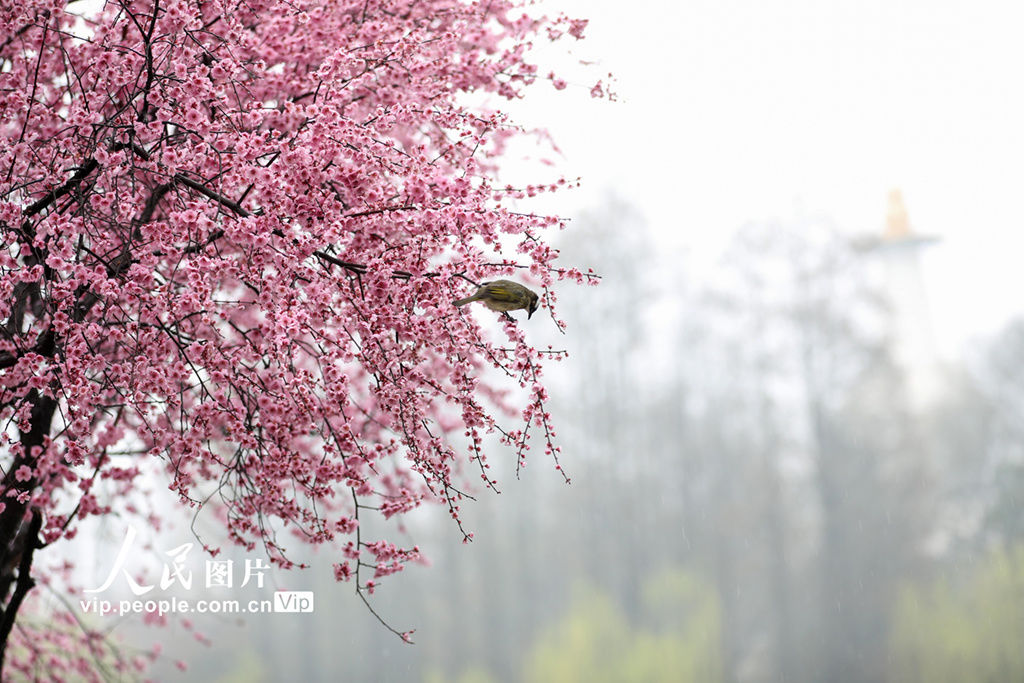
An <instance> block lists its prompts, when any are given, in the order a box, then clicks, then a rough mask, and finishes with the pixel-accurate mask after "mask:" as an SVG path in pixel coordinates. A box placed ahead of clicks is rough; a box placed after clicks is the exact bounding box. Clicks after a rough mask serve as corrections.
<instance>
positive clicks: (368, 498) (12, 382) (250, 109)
mask: <svg viewBox="0 0 1024 683" xmlns="http://www.w3.org/2000/svg"><path fill="white" fill-rule="evenodd" d="M583 27H584V22H581V21H575V20H569V19H567V18H564V17H558V18H555V19H551V20H544V19H538V18H534V17H531V16H528V15H526V14H524V13H523V12H522V10H521V9H520V8H517V7H516V6H515V4H514V3H513V2H510V0H474V1H468V0H289V1H285V0H107V1H106V2H105V3H104V4H102V5H100V4H98V3H92V4H90V3H89V2H76V0H19V2H17V3H4V4H3V7H2V8H0V235H2V237H0V240H2V248H0V424H2V429H0V467H2V472H0V476H2V484H0V487H2V491H0V601H2V603H0V609H2V612H0V663H2V657H3V654H4V652H5V650H6V652H7V654H8V662H7V663H8V665H9V667H17V668H21V669H23V670H25V671H28V670H29V669H28V667H30V666H32V664H31V662H32V661H36V662H38V661H39V658H40V657H49V658H55V657H56V655H55V654H54V652H55V649H56V648H50V649H49V650H47V649H46V647H45V643H46V642H47V639H48V638H49V639H50V640H51V641H54V640H56V639H58V637H59V638H64V639H67V638H69V636H67V634H66V633H64V632H62V631H60V629H54V628H51V629H50V631H49V632H48V631H47V627H45V626H43V627H39V626H34V625H32V624H30V623H23V622H24V620H19V624H18V628H17V629H14V628H13V627H14V624H15V620H16V617H17V616H18V612H19V609H20V608H21V606H22V603H23V601H24V599H25V597H26V595H28V593H29V591H30V590H31V588H32V587H33V585H34V581H35V578H36V577H35V576H34V575H33V560H34V557H36V555H37V553H39V552H40V549H44V548H47V547H48V546H50V545H51V544H54V543H56V542H58V541H60V540H61V539H62V538H67V537H71V536H73V535H74V534H75V532H76V530H77V528H78V526H79V524H80V523H81V521H82V520H83V519H85V518H87V517H89V516H94V515H106V514H111V513H116V514H120V515H128V514H130V513H132V512H133V511H136V510H139V509H141V508H138V507H137V505H136V504H135V503H133V502H132V501H133V492H134V491H135V489H136V487H137V484H138V478H139V476H140V472H141V471H142V467H141V465H140V463H142V462H144V461H147V459H148V460H149V461H151V460H152V459H159V460H160V461H161V462H162V463H163V467H164V469H163V471H165V472H166V476H167V477H168V481H169V485H170V487H171V488H172V489H173V490H174V491H175V492H176V493H177V494H178V496H179V497H180V500H181V501H182V502H183V503H184V504H186V505H189V506H196V507H201V506H203V505H213V504H214V503H212V502H211V501H216V505H217V506H218V507H217V509H218V514H220V515H221V518H222V519H223V520H224V522H225V524H226V530H227V535H228V536H229V538H230V539H231V540H233V541H234V542H236V543H239V544H241V545H243V546H245V547H247V548H253V547H262V548H265V549H266V551H267V553H268V554H269V557H270V558H271V560H272V561H273V562H275V563H276V564H277V565H279V566H282V567H290V566H291V565H292V561H291V560H290V559H289V558H288V555H287V553H286V550H285V546H284V545H283V541H282V537H281V534H283V533H293V534H294V535H295V536H297V537H299V538H301V539H303V540H304V541H306V542H308V543H311V544H324V543H333V544H334V545H335V547H337V548H338V553H337V559H338V561H337V564H336V565H335V574H336V576H337V577H338V579H339V580H353V581H354V583H355V585H356V588H357V591H359V592H360V595H362V593H363V591H365V590H372V589H373V587H374V579H376V578H378V577H379V576H382V575H387V574H390V573H393V572H394V571H397V570H398V569H400V568H401V566H402V564H403V563H405V562H406V561H408V560H410V559H413V558H415V557H416V555H417V553H418V550H417V549H416V548H401V547H399V546H397V545H395V544H394V543H393V542H392V541H390V540H387V539H383V538H366V537H365V534H364V533H363V532H362V531H361V526H360V516H361V515H364V516H365V515H368V514H379V515H382V516H383V517H385V518H391V517H395V516H399V517H400V516H401V515H403V514H405V513H407V512H409V511H410V510H412V509H413V508H416V507H417V506H419V505H420V504H422V503H424V502H440V503H442V504H443V505H446V506H447V508H448V510H449V511H450V513H451V515H452V516H453V517H455V518H456V520H458V516H459V504H460V501H461V500H462V498H463V496H464V493H463V490H464V489H463V488H460V486H462V487H464V485H465V484H464V479H463V477H461V476H460V472H461V471H462V465H463V464H464V465H467V466H469V467H472V468H473V469H474V470H476V472H477V473H478V475H479V477H480V478H481V479H482V481H483V484H484V485H485V486H493V485H494V483H495V482H494V480H493V477H492V476H491V475H490V473H489V467H488V461H487V455H486V454H485V453H484V450H483V448H482V443H483V439H484V437H485V435H486V434H488V433H492V432H493V433H496V434H498V436H499V437H500V439H501V440H502V441H503V442H504V443H505V444H506V445H507V446H508V447H509V448H510V449H511V451H512V452H513V453H514V454H515V456H516V457H518V458H520V459H521V458H523V457H524V454H525V452H526V451H527V450H528V440H529V439H530V436H531V430H532V433H534V434H537V435H538V436H539V438H540V439H541V440H542V442H543V446H544V449H545V450H546V451H547V452H549V453H550V454H551V455H552V456H553V457H555V458H556V466H557V447H555V446H554V445H553V444H552V442H551V436H552V431H551V426H550V423H549V415H548V413H547V412H546V410H545V405H544V402H545V398H546V394H545V390H544V387H543V385H542V382H541V362H540V361H541V359H543V358H546V357H551V355H552V354H551V353H550V352H544V351H538V350H537V349H535V348H533V347H532V346H531V345H530V344H529V343H528V342H527V340H526V338H525V336H524V334H523V331H522V330H521V329H520V328H519V327H518V326H517V324H516V323H514V322H512V321H511V320H509V321H505V322H504V335H505V336H506V337H507V339H506V340H504V341H502V342H500V343H499V342H498V341H495V340H492V339H490V338H489V337H488V336H487V334H486V333H485V331H484V330H482V329H481V328H480V326H479V325H478V324H477V323H476V322H475V321H474V319H473V318H472V317H471V316H469V315H468V314H467V313H466V312H465V311H460V310H459V309H456V308H454V307H453V306H452V305H451V301H452V300H453V299H455V298H458V297H459V296H462V295H464V294H465V292H466V291H467V289H468V288H469V287H470V283H473V282H476V281H479V280H482V279H486V278H487V277H488V276H502V275H505V276H508V275H516V274H519V275H524V274H527V273H528V274H529V277H530V278H532V280H533V281H534V282H535V283H537V284H538V285H539V286H540V287H541V288H542V289H543V291H544V303H545V306H546V307H547V308H549V309H550V308H551V304H552V303H553V301H552V297H551V296H550V292H549V290H548V286H549V285H550V284H551V283H552V282H553V281H554V280H556V279H566V278H567V279H571V280H576V281H583V280H585V279H587V277H588V276H587V275H585V274H582V273H580V272H579V271H578V270H575V269H563V268H558V267H556V265H555V263H554V261H555V258H556V256H557V253H556V251H555V250H554V249H552V248H551V247H550V246H549V245H548V244H546V243H545V241H544V239H543V233H544V232H545V230H546V229H549V228H551V227H559V226H560V224H561V221H560V220H559V219H558V218H557V217H552V216H540V215H532V214H525V213H517V212H515V211H513V210H512V208H513V207H512V206H511V204H510V202H511V200H513V199H514V198H515V197H521V196H525V195H527V194H529V195H532V194H534V193H536V192H541V191H550V190H554V189H557V187H558V186H559V185H560V184H564V182H565V181H564V180H558V181H555V182H554V183H548V184H544V185H536V186H531V187H526V188H522V189H513V188H510V187H503V186H501V184H500V182H499V181H498V179H497V170H498V168H499V164H500V160H501V154H502V151H503V148H504V145H505V143H506V142H507V140H508V138H509V137H510V136H512V135H515V134H516V129H515V128H514V127H513V126H511V125H510V124H509V122H508V121H507V119H506V118H505V117H504V116H503V115H502V114H501V113H500V112H497V111H492V110H488V109H486V108H484V107H483V106H482V105H481V106H471V105H470V104H468V103H469V102H471V101H472V102H483V101H485V99H484V97H483V96H482V94H487V93H490V97H491V98H495V97H497V98H509V99H513V98H518V97H520V96H521V95H522V92H523V88H524V87H525V86H527V85H529V84H530V83H531V82H533V81H535V80H537V78H538V75H537V74H538V69H537V66H536V65H535V64H533V63H531V62H530V61H529V54H530V50H529V48H530V46H531V41H533V40H537V39H548V40H557V39H559V38H562V37H564V36H573V37H575V38H580V37H581V33H582V30H583ZM548 78H550V79H551V80H552V81H553V83H554V85H556V87H559V88H562V87H564V82H563V81H561V80H560V79H557V78H556V77H555V76H554V74H551V75H550V76H549V77H548ZM597 91H600V87H598V88H597ZM555 320H556V323H557V322H558V321H557V319H555ZM488 367H493V368H497V369H498V370H499V371H500V373H499V375H500V374H501V373H504V375H503V376H506V377H507V379H508V382H509V383H510V384H511V385H520V386H522V387H525V389H526V392H525V393H524V394H523V395H525V396H526V397H527V398H526V400H525V401H518V400H513V399H511V398H510V397H509V395H508V394H506V393H504V391H505V387H502V386H501V384H500V382H497V383H487V382H485V381H483V380H482V379H481V376H482V375H483V374H484V371H485V370H486V368H488ZM523 404H524V405H523ZM506 421H508V422H506ZM475 476H476V475H474V477H475ZM139 514H142V513H141V512H140V513H139ZM208 550H210V551H212V552H215V551H216V549H215V548H208ZM37 564H38V563H37ZM43 579H44V580H45V576H44V577H43ZM58 632H59V636H58V635H54V633H58ZM84 640H85V641H88V643H92V642H93V640H94V639H90V638H84ZM62 642H63V641H62ZM14 644H17V647H14ZM66 644H67V643H66V642H65V643H64V645H66ZM64 645H61V647H60V649H62V650H67V649H72V648H70V647H68V648H65V647H64ZM86 647H92V645H87V646H86ZM83 661H84V660H83ZM48 666H54V667H56V666H60V663H59V662H58V661H56V659H54V661H53V662H51V663H50V664H48ZM64 666H69V665H67V664H64ZM82 666H83V668H87V666H85V665H82ZM53 670H54V671H55V670H56V669H53Z"/></svg>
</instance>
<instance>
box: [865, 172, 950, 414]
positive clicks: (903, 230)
mask: <svg viewBox="0 0 1024 683" xmlns="http://www.w3.org/2000/svg"><path fill="white" fill-rule="evenodd" d="M936 242H938V238H937V237H932V236H928V235H920V234H917V233H915V232H914V231H913V229H912V228H911V225H910V220H909V219H908V218H907V209H906V207H905V206H904V204H903V194H902V193H901V192H900V191H899V190H891V191H890V192H889V201H888V209H887V211H886V217H885V229H884V231H883V232H882V236H881V237H874V236H872V237H868V238H866V239H862V240H860V241H859V243H858V246H860V247H861V248H862V249H863V250H864V251H865V252H867V253H868V254H870V255H871V256H872V257H874V258H875V259H877V260H878V261H879V262H880V263H881V265H882V277H883V287H884V290H885V295H886V297H887V299H888V304H889V312H890V318H889V326H890V327H889V334H890V339H891V343H892V344H893V352H894V357H895V360H896V363H897V365H898V366H899V368H900V369H901V370H902V371H903V373H904V377H905V378H906V383H907V394H908V398H909V399H910V401H911V404H912V407H914V408H916V409H922V408H924V407H926V406H927V405H928V404H929V403H930V402H931V401H932V399H934V398H935V396H936V393H937V391H938V374H937V358H936V354H935V343H934V338H933V336H932V326H931V315H930V314H929V309H928V297H927V295H926V291H925V286H924V278H923V277H922V274H921V263H920V255H921V252H923V251H924V250H925V248H926V247H928V246H930V245H932V244H935V243H936Z"/></svg>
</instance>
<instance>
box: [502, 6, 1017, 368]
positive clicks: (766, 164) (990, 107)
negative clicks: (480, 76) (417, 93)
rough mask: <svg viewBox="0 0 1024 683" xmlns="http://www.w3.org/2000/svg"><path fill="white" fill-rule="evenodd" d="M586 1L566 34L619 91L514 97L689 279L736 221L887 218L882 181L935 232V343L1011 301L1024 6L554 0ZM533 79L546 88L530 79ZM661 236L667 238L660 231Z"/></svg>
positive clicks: (979, 326) (963, 335) (929, 265)
mask: <svg viewBox="0 0 1024 683" xmlns="http://www.w3.org/2000/svg"><path fill="white" fill-rule="evenodd" d="M545 7H547V8H551V9H549V10H548V11H552V12H554V11H557V10H563V11H565V12H566V13H568V14H570V15H575V16H582V17H588V18H590V19H591V23H590V26H589V27H588V30H587V40H585V41H582V42H580V43H578V44H577V45H574V46H573V52H574V55H575V56H577V57H578V58H580V59H587V60H596V61H598V62H599V64H598V66H596V67H592V68H593V69H595V70H594V71H593V72H592V73H593V74H594V75H595V76H601V75H604V74H607V73H608V72H609V71H610V72H613V73H614V74H615V77H616V84H615V89H616V90H617V91H618V93H619V95H620V98H621V101H620V102H618V103H611V104H609V103H606V102H602V101H594V100H591V99H590V98H589V97H588V96H586V91H587V90H588V89H589V85H590V82H591V80H593V79H589V78H588V79H577V78H569V79H568V80H569V81H570V82H572V83H574V86H578V87H573V88H571V90H575V92H574V93H570V94H569V96H567V97H566V96H562V95H563V94H564V93H556V92H555V91H554V90H553V89H551V88H547V87H542V88H540V89H538V90H539V91H538V92H533V93H531V97H529V98H527V101H525V102H524V103H523V106H522V108H521V109H520V108H518V107H517V108H516V110H515V113H516V115H517V117H518V118H519V120H521V121H526V122H529V123H532V124H534V125H543V126H546V127H547V128H548V129H549V130H550V131H551V132H552V134H553V135H554V137H555V139H556V140H557V142H558V143H559V145H560V147H561V149H562V151H563V152H564V154H565V157H566V158H565V159H563V160H562V163H564V164H566V165H567V167H568V169H569V173H570V174H571V175H580V176H582V177H583V180H584V183H585V187H584V189H583V190H582V191H581V192H578V193H576V194H575V195H573V196H571V198H567V197H565V196H563V197H561V198H559V199H558V202H557V203H558V204H559V206H560V207H562V210H563V211H564V210H565V207H566V206H569V207H570V208H569V211H574V210H575V209H576V208H577V207H579V206H584V205H587V204H593V203H596V202H597V201H599V197H600V196H601V194H602V193H606V192H608V191H609V190H610V189H612V188H614V189H615V190H616V191H617V192H618V193H619V194H620V195H622V196H623V197H624V198H626V199H627V200H629V201H631V202H633V203H635V204H636V205H638V206H640V207H642V209H643V210H644V211H645V213H646V214H647V216H648V218H649V219H650V221H651V223H652V226H653V227H654V228H655V230H656V231H657V234H658V235H659V238H660V239H662V240H664V242H665V243H667V244H671V245H672V246H674V247H678V248H685V249H686V250H687V252H688V253H689V255H690V260H689V262H688V263H689V267H690V270H691V272H692V273H693V274H694V276H695V277H696V278H697V279H698V280H699V278H700V274H701V272H702V271H706V269H707V268H709V267H712V266H713V264H714V259H715V257H716V254H717V250H718V249H719V248H720V247H721V246H722V244H723V243H724V241H725V240H726V239H727V238H728V237H729V235H730V233H731V232H732V231H733V230H734V229H735V228H737V227H738V226H740V225H741V224H742V223H744V222H746V221H749V220H769V219H773V218H775V219H783V220H786V219H793V218H795V217H796V216H798V215H801V214H826V215H828V216H830V217H831V218H832V219H833V220H834V222H835V223H836V224H837V225H838V226H839V227H840V228H842V229H844V230H848V231H851V232H854V231H859V232H863V231H880V230H881V227H882V224H883V222H884V216H885V202H886V194H887V192H888V190H889V189H890V188H893V187H899V188H901V189H902V190H903V193H904V198H905V201H906V205H907V209H908V211H909V215H910V220H911V223H912V225H913V226H914V228H915V229H917V230H918V231H920V232H924V233H929V234H934V235H938V236H941V237H942V239H943V241H942V243H941V244H940V245H939V246H936V247H933V248H932V249H931V250H930V251H929V252H928V254H927V257H926V259H925V274H926V279H927V287H928V289H929V297H930V300H931V308H932V316H933V324H934V327H935V331H936V335H937V342H938V344H939V347H940V350H941V351H943V352H944V353H945V354H951V353H955V352H956V350H957V349H958V348H959V347H960V346H961V345H962V343H963V342H965V341H967V340H969V339H971V338H973V337H975V336H977V335H981V334H988V333H991V332H993V331H994V330H996V329H998V327H999V325H1000V324H1001V323H1002V322H1004V321H1005V320H1006V319H1007V318H1008V317H1009V316H1011V315H1013V314H1015V313H1018V312H1022V311H1024V267H1022V266H1021V257H1020V254H1021V253H1022V251H1024V249H1022V246H1024V203H1022V201H1021V198H1022V197H1024V129H1022V126H1024V40H1021V38H1020V35H1021V34H1020V31H1021V27H1022V26H1024V21H1022V20H1024V6H1022V5H1019V4H1018V3H1013V2H984V1H982V2H978V1H960V0H958V1H941V0H939V1H936V0H930V1H926V0H904V1H900V0H862V1H859V2H821V1H820V0H785V1H784V2H764V1H761V2H758V1H755V0H686V1H684V2H681V3H665V2H655V1H654V0H631V1H630V2H622V1H621V0H614V1H613V0H548V2H546V3H545ZM536 95H540V97H534V96H536ZM659 253H661V254H664V253H666V252H665V250H664V249H659Z"/></svg>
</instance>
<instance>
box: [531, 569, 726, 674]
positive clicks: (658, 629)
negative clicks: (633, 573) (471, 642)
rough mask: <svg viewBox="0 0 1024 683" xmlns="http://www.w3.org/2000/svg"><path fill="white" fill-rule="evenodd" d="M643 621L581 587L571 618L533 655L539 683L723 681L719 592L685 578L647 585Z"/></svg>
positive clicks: (661, 578) (662, 578)
mask: <svg viewBox="0 0 1024 683" xmlns="http://www.w3.org/2000/svg"><path fill="white" fill-rule="evenodd" d="M643 597H644V601H643V602H644V607H643V614H641V615H639V618H638V619H634V620H631V619H630V618H629V617H628V616H627V615H626V614H625V613H624V612H623V610H622V609H620V608H619V607H618V606H617V605H616V604H615V603H614V602H613V601H612V600H611V599H610V598H609V597H608V596H607V595H606V594H605V593H603V592H601V591H600V590H598V589H596V588H594V587H593V586H578V587H577V588H576V589H575V590H574V595H573V599H572V601H571V604H570V607H569V610H568V612H567V613H566V615H565V616H564V617H563V618H562V619H561V620H560V621H559V622H557V623H555V624H554V625H552V626H550V627H549V628H548V629H546V630H545V631H544V632H543V633H542V634H541V636H540V637H539V638H538V639H537V641H536V642H535V644H534V646H533V648H532V649H531V650H530V652H529V653H528V654H527V656H526V663H525V671H524V680H526V681H530V682H531V683H550V682H552V681H559V682H560V683H575V682H576V681H579V682H580V683H583V682H587V683H601V682H602V681H609V682H612V681H615V682H622V681H650V682H657V681H666V682H669V681H671V682H674V683H679V682H684V681H707V682H709V683H714V681H719V680H721V679H722V666H721V648H720V639H721V614H720V608H719V605H718V598H717V595H716V593H715V591H714V588H713V587H712V586H710V585H708V584H707V583H705V582H703V581H701V580H700V579H698V578H696V577H695V576H694V575H692V574H689V573H686V572H682V571H668V572H665V573H662V574H660V575H658V576H655V577H654V578H653V579H651V580H650V581H648V582H647V583H646V584H645V585H644V586H643Z"/></svg>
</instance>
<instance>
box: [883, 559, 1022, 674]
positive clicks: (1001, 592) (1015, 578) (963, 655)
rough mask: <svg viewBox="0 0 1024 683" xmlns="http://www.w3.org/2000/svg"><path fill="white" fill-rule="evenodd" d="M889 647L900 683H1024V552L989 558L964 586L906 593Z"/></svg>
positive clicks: (947, 583)
mask: <svg viewBox="0 0 1024 683" xmlns="http://www.w3.org/2000/svg"><path fill="white" fill-rule="evenodd" d="M891 648H892V649H891V652H892V656H891V664H892V667H893V670H892V675H891V680H894V681H900V683H916V682H917V681H921V682H925V681H927V682H928V683H945V682H949V683H953V682H956V683H960V682H962V681H971V682H972V683H1004V682H1005V681H1024V546H1018V547H1016V548H1013V549H1010V550H1000V551H996V552H993V553H991V554H990V555H989V556H988V557H986V558H985V559H984V560H982V561H980V562H979V564H978V566H977V567H976V568H975V570H974V571H973V572H972V573H971V575H970V576H969V577H967V578H965V579H963V580H962V581H959V582H956V581H951V580H949V579H943V580H939V581H935V582H933V583H931V584H928V585H920V584H916V585H910V586H908V587H906V588H905V589H904V590H903V591H902V593H901V595H900V598H899V600H898V601H897V604H896V613H895V617H894V622H893V631H892V639H891Z"/></svg>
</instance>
